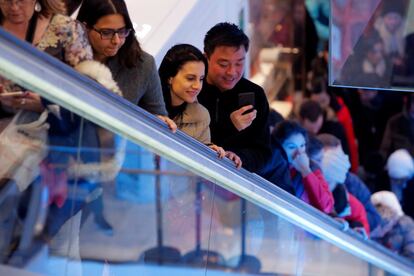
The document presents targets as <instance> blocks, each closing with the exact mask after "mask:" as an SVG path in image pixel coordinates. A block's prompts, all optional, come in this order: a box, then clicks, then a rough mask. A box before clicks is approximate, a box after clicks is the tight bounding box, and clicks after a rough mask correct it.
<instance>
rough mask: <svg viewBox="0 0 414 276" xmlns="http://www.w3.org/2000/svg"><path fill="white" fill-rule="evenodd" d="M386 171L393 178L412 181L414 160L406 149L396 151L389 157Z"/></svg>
mask: <svg viewBox="0 0 414 276" xmlns="http://www.w3.org/2000/svg"><path fill="white" fill-rule="evenodd" d="M386 169H387V170H388V175H389V177H391V178H395V179H402V178H408V179H411V177H413V175H414V161H413V158H412V157H411V155H410V153H409V152H408V151H407V150H406V149H399V150H396V151H394V152H393V153H392V154H391V155H390V157H388V160H387V165H386Z"/></svg>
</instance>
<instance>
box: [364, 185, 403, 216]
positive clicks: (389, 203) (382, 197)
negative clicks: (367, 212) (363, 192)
mask: <svg viewBox="0 0 414 276" xmlns="http://www.w3.org/2000/svg"><path fill="white" fill-rule="evenodd" d="M371 202H372V204H373V205H383V206H386V207H388V208H390V209H391V210H392V211H394V212H395V213H396V214H397V215H398V216H402V215H404V212H403V210H402V208H401V205H400V202H399V201H398V199H397V196H396V195H395V194H394V193H393V192H390V191H380V192H376V193H374V194H373V195H372V196H371Z"/></svg>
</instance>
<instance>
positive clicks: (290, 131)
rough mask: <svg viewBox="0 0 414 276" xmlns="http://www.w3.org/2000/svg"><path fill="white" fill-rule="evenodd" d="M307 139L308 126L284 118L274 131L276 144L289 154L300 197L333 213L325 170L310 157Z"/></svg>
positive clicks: (290, 166) (295, 188)
mask: <svg viewBox="0 0 414 276" xmlns="http://www.w3.org/2000/svg"><path fill="white" fill-rule="evenodd" d="M307 142H308V134H307V133H306V130H305V129H304V128H302V127H301V126H300V125H299V124H298V123H296V122H293V121H283V122H280V123H279V124H277V125H276V127H275V129H274V130H273V133H272V146H273V147H281V148H282V150H283V152H284V154H285V157H286V158H287V162H288V164H289V173H290V177H291V181H292V187H293V191H294V194H295V195H296V197H298V198H300V199H302V200H303V201H305V202H307V203H309V204H310V205H312V206H313V207H315V208H317V209H318V210H320V211H322V212H324V213H326V214H330V213H331V212H332V211H333V207H334V199H333V196H332V193H331V192H330V191H329V186H328V184H327V182H326V180H325V178H324V176H323V174H322V172H321V170H320V169H319V168H318V166H317V165H316V164H315V163H314V162H313V161H311V160H310V159H309V157H308V154H307V152H306V148H307ZM269 165H270V164H269Z"/></svg>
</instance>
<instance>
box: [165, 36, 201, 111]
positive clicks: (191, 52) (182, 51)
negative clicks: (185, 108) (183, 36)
mask: <svg viewBox="0 0 414 276" xmlns="http://www.w3.org/2000/svg"><path fill="white" fill-rule="evenodd" d="M190 61H201V62H203V63H204V66H205V69H204V74H205V75H206V74H207V59H206V57H205V56H204V55H203V53H202V52H201V51H200V50H199V49H197V48H196V47H194V46H193V45H190V44H177V45H175V46H173V47H172V48H171V49H169V50H168V52H167V53H166V54H165V56H164V58H163V60H162V62H161V65H160V68H159V69H158V74H159V75H160V80H161V87H162V92H163V94H164V101H165V105H166V107H167V110H168V112H169V113H170V110H171V108H172V106H171V93H170V92H171V91H170V84H169V81H168V80H169V79H170V78H172V77H175V76H176V75H177V73H178V71H180V69H181V68H182V67H183V65H184V64H186V63H187V62H190Z"/></svg>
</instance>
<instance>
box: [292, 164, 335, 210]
mask: <svg viewBox="0 0 414 276" xmlns="http://www.w3.org/2000/svg"><path fill="white" fill-rule="evenodd" d="M297 174H299V172H298V171H296V170H295V169H293V168H292V169H291V176H292V181H294V176H295V175H297ZM300 179H301V181H302V185H303V187H304V192H303V194H302V195H300V198H301V199H302V200H303V201H305V202H307V203H309V204H310V205H312V206H313V207H315V208H316V209H318V210H320V211H322V212H324V213H326V214H329V213H331V212H332V210H333V207H334V199H333V196H332V193H331V191H330V190H329V186H328V183H326V180H325V178H324V177H323V175H322V172H321V171H320V170H319V169H317V170H314V171H313V172H312V173H310V174H308V175H307V176H306V177H301V178H300Z"/></svg>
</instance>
